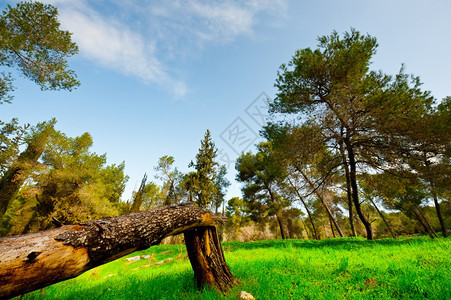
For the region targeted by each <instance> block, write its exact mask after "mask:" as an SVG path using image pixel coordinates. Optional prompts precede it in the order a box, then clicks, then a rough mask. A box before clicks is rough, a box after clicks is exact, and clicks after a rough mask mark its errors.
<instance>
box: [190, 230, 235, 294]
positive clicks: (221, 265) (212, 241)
mask: <svg viewBox="0 0 451 300" xmlns="http://www.w3.org/2000/svg"><path fill="white" fill-rule="evenodd" d="M184 236H185V243H186V249H187V250H188V257H189V260H190V262H191V266H192V267H193V270H194V276H195V277H196V280H197V286H198V288H202V287H205V286H207V285H208V286H211V287H214V288H217V289H219V290H220V291H222V292H223V293H225V292H226V291H227V290H228V289H229V288H230V287H232V286H233V285H235V284H236V283H238V280H236V279H235V278H234V277H233V275H232V273H231V272H230V268H229V266H228V265H227V263H226V261H225V258H224V254H223V252H222V247H221V244H220V242H219V239H218V232H217V230H216V227H212V226H209V227H197V228H194V229H192V230H188V231H185V233H184Z"/></svg>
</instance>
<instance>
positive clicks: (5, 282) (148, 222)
mask: <svg viewBox="0 0 451 300" xmlns="http://www.w3.org/2000/svg"><path fill="white" fill-rule="evenodd" d="M214 225H215V220H214V217H213V215H212V214H211V213H209V212H207V211H206V210H204V209H202V208H199V207H194V206H188V205H171V206H163V207H160V208H156V209H153V210H149V211H144V212H139V213H134V214H129V215H125V216H119V217H115V218H106V219H100V220H95V221H90V222H87V223H81V224H78V225H66V226H62V227H59V228H55V229H52V230H47V231H42V232H38V233H32V234H26V235H22V236H17V237H8V238H2V239H0V298H9V297H13V296H17V295H20V294H24V293H27V292H29V291H33V290H36V289H39V288H42V287H45V286H48V285H51V284H53V283H56V282H60V281H63V280H66V279H69V278H73V277H76V276H78V275H80V274H82V273H83V272H85V271H87V270H89V269H91V268H94V267H96V266H99V265H102V264H104V263H107V262H110V261H112V260H115V259H117V258H119V257H122V256H124V255H127V254H129V253H131V252H134V251H136V250H142V249H147V248H148V247H150V246H153V245H158V244H159V243H160V242H161V240H162V239H163V238H165V237H167V236H171V235H175V234H179V233H182V232H186V231H187V230H190V229H193V228H197V227H200V228H203V227H208V228H211V226H214ZM196 232H197V231H192V232H191V233H190V234H188V235H189V236H192V235H196ZM206 244H207V245H208V247H209V246H210V243H206ZM216 246H217V251H218V253H220V254H215V255H213V257H212V258H210V259H211V260H212V261H213V262H212V261H209V262H208V263H209V264H213V265H214V264H215V263H217V264H218V265H222V266H225V267H227V265H226V264H225V261H224V260H223V253H222V248H221V245H220V244H219V241H218V242H217V245H216ZM187 250H188V254H189V256H190V257H191V256H199V255H200V254H197V253H195V252H196V251H198V249H197V247H190V246H189V245H188V243H187ZM193 251H194V252H193ZM191 252H192V253H191ZM206 255H207V256H209V254H208V253H207V254H206ZM221 257H222V261H221ZM218 259H220V260H219V261H218V262H216V261H217V260H218ZM191 263H192V265H193V269H194V270H195V276H196V278H198V282H199V276H201V275H199V274H198V273H196V268H197V266H196V265H195V264H196V263H194V264H193V261H192V260H191ZM212 268H213V269H215V267H214V266H213V267H212ZM227 269H228V267H227ZM215 276H218V275H215ZM221 276H223V275H221ZM224 276H226V277H230V279H229V281H228V284H225V285H224V284H216V282H215V278H213V279H212V280H210V281H206V282H204V281H202V280H201V282H202V284H209V285H212V286H215V287H217V288H219V289H220V290H221V291H223V292H225V290H227V288H228V287H230V286H231V285H232V284H233V283H234V282H235V279H234V278H233V276H232V274H231V273H230V271H229V272H228V273H227V274H226V275H224ZM210 279H211V278H210ZM220 281H221V282H223V281H224V280H223V279H221V280H220Z"/></svg>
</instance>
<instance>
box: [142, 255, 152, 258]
mask: <svg viewBox="0 0 451 300" xmlns="http://www.w3.org/2000/svg"><path fill="white" fill-rule="evenodd" d="M150 257H151V255H143V257H142V258H143V259H149V258H150Z"/></svg>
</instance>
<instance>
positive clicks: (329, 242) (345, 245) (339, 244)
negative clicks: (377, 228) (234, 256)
mask: <svg viewBox="0 0 451 300" xmlns="http://www.w3.org/2000/svg"><path fill="white" fill-rule="evenodd" d="M431 241H432V240H431V239H430V238H429V237H427V236H418V237H401V238H399V239H393V238H387V239H380V240H372V241H369V240H366V239H365V238H362V237H346V238H331V239H325V240H298V239H286V240H264V241H255V242H225V243H223V247H224V249H225V250H226V251H236V250H239V249H245V250H248V249H259V248H289V247H293V248H318V249H320V248H325V247H332V248H338V249H344V250H346V249H348V250H352V249H356V248H371V247H377V246H381V245H384V246H401V245H420V244H423V243H429V242H431Z"/></svg>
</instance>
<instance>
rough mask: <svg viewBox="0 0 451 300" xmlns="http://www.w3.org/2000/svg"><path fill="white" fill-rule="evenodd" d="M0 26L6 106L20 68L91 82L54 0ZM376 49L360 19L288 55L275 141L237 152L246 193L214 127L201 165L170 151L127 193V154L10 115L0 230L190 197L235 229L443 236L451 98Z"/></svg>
mask: <svg viewBox="0 0 451 300" xmlns="http://www.w3.org/2000/svg"><path fill="white" fill-rule="evenodd" d="M0 34H1V41H2V43H0V67H1V68H2V72H1V73H0V105H1V106H2V107H5V106H6V105H13V104H11V102H12V99H13V94H12V92H13V90H14V86H13V76H12V74H11V73H10V72H8V70H11V69H16V70H17V72H18V73H19V74H21V75H22V76H24V77H26V78H29V79H30V80H32V81H34V82H35V83H36V84H38V85H39V86H41V88H42V89H50V90H59V89H66V90H72V89H74V88H76V87H77V86H78V85H79V84H80V83H79V82H78V80H77V77H76V74H75V73H74V72H73V71H72V70H70V69H69V66H68V62H67V58H68V57H70V56H72V55H75V54H76V53H77V52H78V48H77V46H76V45H75V43H73V42H72V40H71V34H70V33H69V32H67V31H63V30H61V29H60V28H59V21H58V11H57V9H56V8H55V7H54V6H52V5H44V4H42V3H39V2H19V3H18V4H17V5H16V6H14V7H12V6H9V5H8V6H7V8H6V9H5V11H4V12H3V14H2V15H1V16H0ZM377 46H378V45H377V41H376V38H374V37H372V36H370V35H368V34H367V35H363V34H361V33H360V32H358V31H357V30H355V29H351V30H350V31H349V32H346V33H344V34H343V35H342V36H340V35H339V34H338V33H336V32H332V33H331V34H330V35H327V36H322V37H319V38H318V47H317V48H316V49H310V48H305V49H301V50H298V51H296V52H295V54H294V56H293V57H292V59H291V60H290V61H289V62H288V63H287V64H282V65H281V67H280V70H279V72H278V75H277V78H276V83H275V87H276V88H277V90H278V92H277V94H276V97H275V98H274V100H269V99H268V101H269V106H270V110H269V113H270V116H271V119H270V121H269V122H268V123H267V125H266V126H265V127H264V128H262V129H261V131H260V134H261V136H262V137H263V138H264V142H262V143H260V144H259V145H257V147H256V150H255V151H254V152H247V153H242V154H241V155H240V156H239V158H238V159H237V161H236V165H235V168H236V171H237V176H236V180H237V181H239V182H241V183H242V197H234V198H231V199H226V198H225V197H226V193H227V188H228V187H229V186H230V182H229V181H228V180H227V179H226V172H227V170H226V168H225V166H221V165H219V164H218V162H217V160H216V155H217V149H216V147H215V144H214V142H213V141H212V138H211V134H210V132H209V130H207V131H206V133H205V136H204V138H203V140H202V141H201V144H200V148H199V151H198V154H197V155H196V157H195V158H193V161H192V162H191V163H190V165H189V167H190V168H191V171H189V172H187V173H183V172H180V171H179V169H178V168H177V167H176V165H175V159H174V157H172V156H169V155H164V156H162V157H161V158H160V159H159V160H158V161H157V162H156V165H155V166H154V167H153V171H154V174H155V179H156V181H154V180H148V177H147V175H146V174H145V175H144V177H143V179H142V182H141V185H140V187H139V189H138V190H137V191H135V192H134V193H133V195H132V199H123V198H122V193H123V191H124V188H125V185H126V183H127V180H128V177H127V175H126V174H125V173H124V167H125V164H124V163H121V164H112V165H108V164H107V158H106V155H99V154H97V153H94V152H92V151H91V146H92V144H93V139H92V137H91V136H90V134H89V133H84V134H82V135H80V136H78V137H68V136H67V135H66V134H64V133H63V132H61V131H58V130H57V129H56V120H54V119H53V120H49V121H45V122H42V123H39V124H37V125H35V126H31V125H21V124H20V123H19V121H18V120H17V119H13V120H10V121H0V235H2V236H5V235H13V234H22V233H27V232H34V231H38V230H43V229H49V228H51V227H53V226H59V225H60V224H61V223H62V224H73V223H79V222H84V221H88V220H92V219H97V218H102V217H109V216H117V215H121V214H127V213H132V212H138V211H141V210H145V209H149V208H155V207H158V206H162V205H169V204H177V203H181V202H187V201H192V202H196V203H197V205H199V206H201V207H204V208H208V209H210V210H212V211H213V212H215V213H218V214H223V215H225V216H227V217H228V221H227V222H225V223H224V224H223V226H222V227H221V235H222V237H223V238H224V239H228V240H232V239H240V240H252V239H263V238H276V237H281V238H311V239H322V238H328V237H339V236H365V237H367V238H368V239H373V238H380V237H387V236H392V237H396V236H398V235H405V234H415V233H424V234H428V235H429V236H431V237H438V236H439V232H441V234H442V235H443V236H445V237H446V236H447V235H448V233H447V230H448V229H449V228H450V227H451V224H450V222H451V221H450V218H449V216H450V215H451V204H450V188H449V182H451V181H450V174H451V172H450V171H451V168H450V145H451V143H450V142H451V141H450V134H451V130H450V129H451V126H450V125H451V124H450V120H451V117H450V106H451V97H446V98H445V99H443V100H441V101H437V100H436V99H434V97H433V96H432V95H431V93H430V92H428V91H424V90H422V88H421V82H420V79H419V77H416V76H413V75H409V74H406V73H405V72H404V68H403V67H401V70H400V72H399V73H398V74H396V75H393V76H392V75H387V74H385V73H383V72H382V71H373V70H371V69H370V66H371V59H372V58H373V57H374V54H375V53H376V49H377ZM3 70H5V71H3ZM146 171H147V170H143V173H144V172H146ZM127 200H129V201H127Z"/></svg>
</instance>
